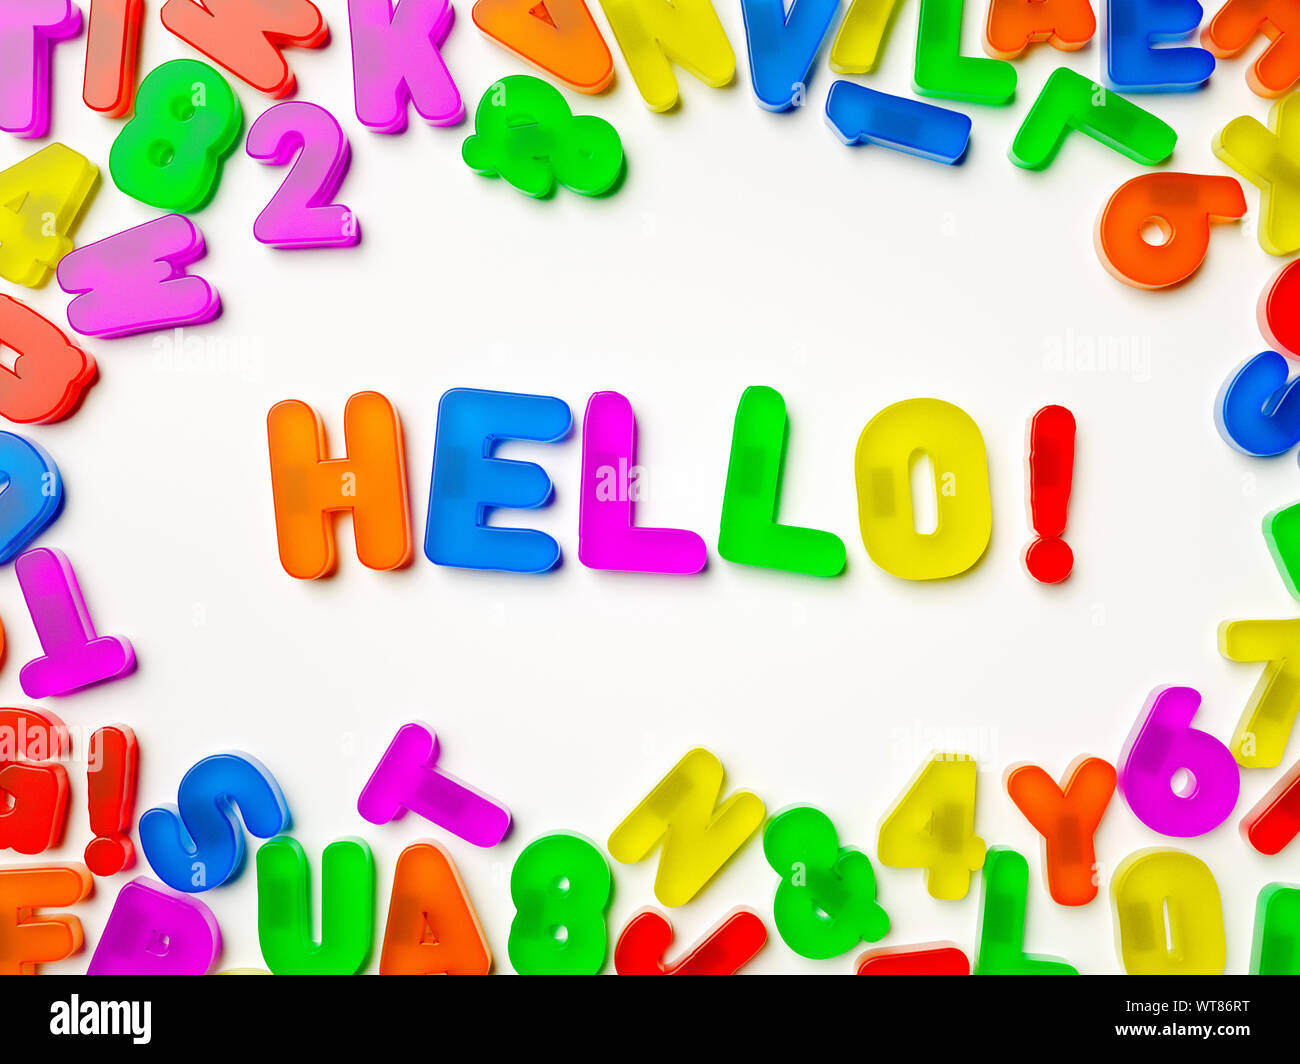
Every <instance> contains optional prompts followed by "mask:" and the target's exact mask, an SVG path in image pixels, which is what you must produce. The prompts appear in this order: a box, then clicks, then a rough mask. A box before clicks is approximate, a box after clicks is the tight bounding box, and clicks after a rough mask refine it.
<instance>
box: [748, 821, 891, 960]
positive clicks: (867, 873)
mask: <svg viewBox="0 0 1300 1064" xmlns="http://www.w3.org/2000/svg"><path fill="white" fill-rule="evenodd" d="M763 856H764V857H766V858H767V863H768V864H769V865H771V866H772V871H774V872H775V873H776V874H777V875H779V876H780V877H781V882H780V883H778V884H777V887H776V896H775V898H773V900H772V918H773V920H774V921H775V922H776V929H777V931H778V933H779V934H780V935H781V938H782V940H783V941H784V942H785V944H786V945H787V946H789V947H790V948H791V949H792V950H794V952H795V953H797V954H799V955H800V956H801V957H812V958H815V959H818V960H825V959H827V958H830V957H838V956H839V955H840V954H842V953H847V952H848V951H849V950H851V949H853V948H854V947H855V946H857V944H858V943H859V942H875V941H877V940H878V939H881V938H883V937H884V936H885V934H886V933H888V931H889V916H888V914H887V913H886V912H885V910H884V909H882V908H881V907H880V906H879V905H878V904H877V903H876V874H875V872H874V871H873V870H872V868H871V861H870V859H869V858H868V857H867V855H866V854H865V853H863V852H862V851H861V850H858V849H855V848H853V847H852V846H841V845H840V840H839V835H838V833H837V832H836V830H835V825H834V824H833V823H831V819H830V817H828V816H827V815H826V814H825V813H823V812H822V811H821V810H819V809H814V808H813V807H812V806H808V805H797V806H792V807H791V808H789V809H783V810H781V812H779V813H777V814H776V815H775V816H773V817H772V819H771V820H770V821H768V824H767V827H766V828H765V829H764V830H763Z"/></svg>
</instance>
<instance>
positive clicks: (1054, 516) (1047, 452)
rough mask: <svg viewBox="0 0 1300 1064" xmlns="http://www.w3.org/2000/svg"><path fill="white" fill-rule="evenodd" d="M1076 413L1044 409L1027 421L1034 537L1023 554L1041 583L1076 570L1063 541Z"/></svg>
mask: <svg viewBox="0 0 1300 1064" xmlns="http://www.w3.org/2000/svg"><path fill="white" fill-rule="evenodd" d="M1074 431H1075V424H1074V415H1073V414H1072V413H1070V411H1069V410H1067V409H1066V408H1065V407H1063V406H1045V407H1043V408H1042V409H1040V410H1039V411H1037V412H1036V413H1035V414H1034V416H1033V417H1031V418H1030V419H1029V432H1028V436H1029V453H1028V454H1027V455H1026V458H1025V467H1026V472H1027V474H1028V476H1027V477H1026V479H1027V480H1028V482H1029V523H1030V524H1031V525H1032V526H1033V529H1034V532H1035V536H1034V538H1033V539H1032V540H1031V541H1030V542H1029V544H1028V545H1027V546H1026V547H1025V550H1024V553H1023V554H1022V555H1021V561H1022V562H1023V563H1024V566H1025V572H1027V573H1028V574H1029V575H1030V576H1032V577H1033V578H1034V579H1035V580H1037V581H1038V582H1039V583H1042V584H1059V583H1060V582H1061V581H1062V580H1064V579H1066V578H1067V577H1068V576H1069V575H1070V573H1071V572H1072V571H1073V570H1074V551H1072V550H1071V549H1070V545H1069V544H1068V543H1067V542H1065V540H1064V539H1062V538H1061V536H1062V534H1063V533H1064V532H1065V521H1066V517H1067V515H1068V514H1069V510H1070V488H1071V485H1072V484H1073V482H1074Z"/></svg>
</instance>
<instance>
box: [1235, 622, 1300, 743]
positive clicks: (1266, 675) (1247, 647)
mask: <svg viewBox="0 0 1300 1064" xmlns="http://www.w3.org/2000/svg"><path fill="white" fill-rule="evenodd" d="M1219 653H1220V654H1222V655H1223V656H1224V657H1225V658H1228V659H1229V660H1230V661H1243V662H1264V671H1263V673H1261V675H1260V677H1259V682H1258V683H1257V684H1256V685H1255V689H1254V690H1253V691H1252V692H1251V693H1250V698H1249V699H1248V700H1247V702H1246V708H1245V709H1243V710H1242V713H1241V719H1240V720H1238V721H1237V727H1236V729H1235V730H1234V731H1233V733H1232V739H1231V741H1230V742H1229V744H1228V746H1229V749H1231V750H1232V753H1233V756H1234V757H1236V759H1237V764H1239V765H1241V766H1242V767H1243V768H1273V767H1275V766H1277V765H1280V764H1281V763H1282V755H1283V754H1284V753H1285V752H1286V744H1287V740H1288V739H1289V738H1290V737H1291V729H1292V728H1293V727H1294V725H1295V719H1296V711H1297V710H1300V620H1295V619H1294V618H1286V619H1282V620H1262V621H1224V622H1223V623H1222V624H1220V625H1219Z"/></svg>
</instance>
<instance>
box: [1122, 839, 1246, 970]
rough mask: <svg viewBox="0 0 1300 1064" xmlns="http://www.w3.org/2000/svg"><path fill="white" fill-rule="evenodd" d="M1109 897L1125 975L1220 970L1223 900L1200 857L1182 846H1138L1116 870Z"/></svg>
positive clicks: (1223, 958)
mask: <svg viewBox="0 0 1300 1064" xmlns="http://www.w3.org/2000/svg"><path fill="white" fill-rule="evenodd" d="M1110 896H1111V902H1112V904H1113V905H1114V908H1115V942H1116V948H1117V950H1118V952H1119V959H1120V963H1121V964H1122V965H1123V966H1124V971H1126V972H1127V973H1128V974H1129V975H1222V974H1223V967H1224V965H1225V964H1226V963H1227V956H1228V948H1227V942H1226V939H1225V938H1224V933H1223V903H1222V901H1221V900H1220V898H1219V885H1218V884H1217V883H1215V881H1214V874H1213V873H1212V872H1211V871H1210V869H1209V868H1208V867H1207V866H1206V864H1205V862H1204V861H1202V860H1200V859H1199V858H1197V857H1193V856H1192V855H1191V854H1190V853H1183V852H1182V851H1181V850H1161V849H1149V850H1138V851H1137V853H1133V854H1129V856H1128V857H1126V858H1124V860H1123V861H1121V862H1120V865H1119V867H1118V868H1117V869H1115V878H1114V879H1112V880H1111V882H1110Z"/></svg>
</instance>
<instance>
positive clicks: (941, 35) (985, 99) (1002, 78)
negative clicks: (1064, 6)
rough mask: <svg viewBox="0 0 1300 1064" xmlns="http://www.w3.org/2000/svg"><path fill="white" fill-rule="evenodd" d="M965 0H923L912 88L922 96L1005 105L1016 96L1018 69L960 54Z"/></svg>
mask: <svg viewBox="0 0 1300 1064" xmlns="http://www.w3.org/2000/svg"><path fill="white" fill-rule="evenodd" d="M965 6H966V2H965V0H921V16H920V23H919V25H918V26H917V30H916V66H915V68H914V71H913V75H912V87H913V88H914V89H916V91H917V92H918V93H920V94H921V95H922V96H938V97H941V98H942V99H945V100H965V101H967V102H968V103H987V104H1005V103H1010V102H1011V101H1012V100H1013V99H1014V98H1015V95H1016V68H1015V67H1013V66H1012V65H1011V64H1010V63H1007V62H1004V61H1003V60H1001V59H987V58H985V57H984V56H967V55H962V54H961V21H962V14H963V12H964V9H965Z"/></svg>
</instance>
